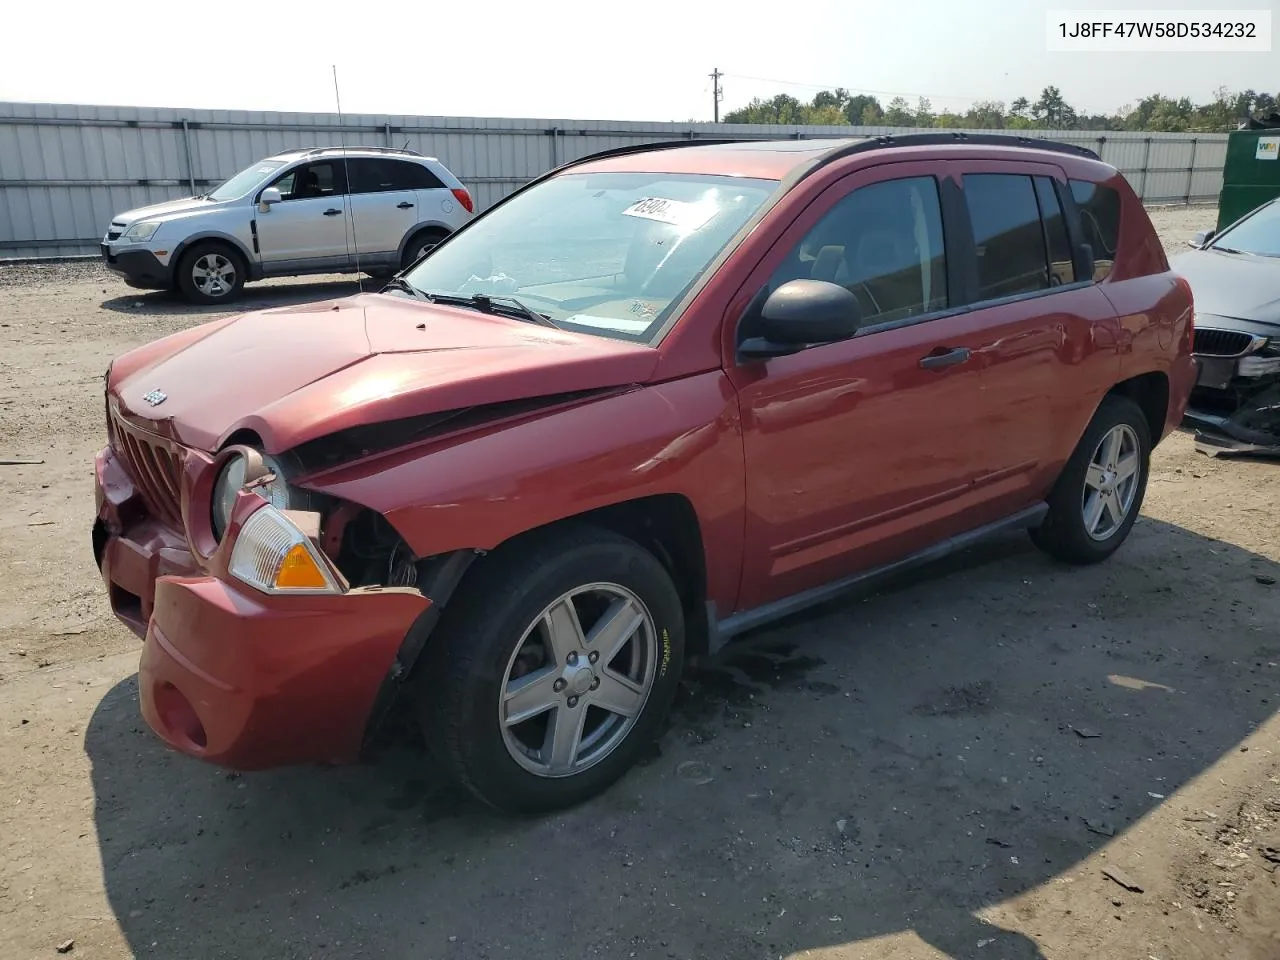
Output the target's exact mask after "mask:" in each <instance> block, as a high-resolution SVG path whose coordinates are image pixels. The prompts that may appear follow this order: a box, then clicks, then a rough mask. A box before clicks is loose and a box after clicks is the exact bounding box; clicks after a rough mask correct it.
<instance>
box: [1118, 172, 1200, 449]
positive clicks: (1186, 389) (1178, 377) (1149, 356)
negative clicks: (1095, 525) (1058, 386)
mask: <svg viewBox="0 0 1280 960" xmlns="http://www.w3.org/2000/svg"><path fill="white" fill-rule="evenodd" d="M1106 185H1107V186H1109V187H1111V188H1113V189H1115V190H1117V191H1118V192H1119V193H1120V197H1121V214H1120V244H1119V251H1120V256H1119V257H1118V258H1117V260H1116V263H1115V266H1114V268H1113V269H1112V271H1111V274H1110V276H1108V277H1107V278H1106V279H1105V280H1104V281H1102V283H1101V284H1100V285H1099V289H1101V290H1102V292H1103V293H1104V294H1106V296H1107V299H1108V300H1110V301H1111V303H1112V305H1113V306H1114V307H1115V310H1116V315H1117V318H1118V321H1119V337H1120V342H1119V350H1120V379H1121V380H1129V379H1131V378H1133V377H1138V376H1142V375H1143V374H1147V373H1162V374H1164V375H1165V376H1166V377H1168V380H1169V405H1168V408H1167V411H1166V415H1165V423H1164V429H1163V430H1162V431H1161V433H1160V436H1158V437H1152V440H1154V441H1158V440H1160V439H1162V438H1163V437H1165V436H1167V435H1168V434H1169V433H1170V432H1172V431H1173V430H1174V429H1175V428H1176V427H1177V425H1178V424H1179V423H1180V422H1181V420H1182V414H1183V411H1184V410H1185V409H1186V405H1187V398H1188V396H1189V395H1190V393H1191V387H1192V386H1193V385H1194V383H1195V364H1194V362H1193V361H1192V359H1191V341H1192V328H1193V315H1192V306H1193V304H1192V297H1191V288H1190V287H1189V286H1188V284H1187V283H1186V281H1185V280H1182V279H1181V278H1179V277H1178V276H1177V275H1176V274H1174V273H1173V272H1172V271H1171V270H1170V269H1169V261H1168V258H1167V257H1166V256H1165V253H1164V248H1163V246H1162V245H1161V243H1160V238H1159V236H1158V235H1157V234H1156V231H1155V227H1154V226H1152V223H1151V218H1150V217H1149V216H1147V211H1146V209H1145V208H1144V207H1143V206H1142V202H1141V201H1140V200H1139V199H1138V197H1137V195H1136V194H1135V193H1134V192H1133V189H1132V188H1131V187H1130V186H1129V184H1128V182H1127V181H1126V180H1125V179H1124V178H1123V177H1120V176H1116V177H1112V178H1111V179H1110V180H1108V181H1106Z"/></svg>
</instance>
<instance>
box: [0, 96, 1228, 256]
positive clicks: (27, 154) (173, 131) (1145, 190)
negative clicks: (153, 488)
mask: <svg viewBox="0 0 1280 960" xmlns="http://www.w3.org/2000/svg"><path fill="white" fill-rule="evenodd" d="M906 132H912V131H909V130H907V129H906V128H902V127H779V126H765V125H755V124H752V125H737V124H709V123H708V124H688V123H635V122H624V121H608V120H603V121H602V120H528V119H525V120H502V119H480V118H475V117H409V116H389V115H381V114H378V115H374V114H358V115H349V116H347V117H346V118H345V122H344V123H339V119H338V116H337V115H336V114H324V113H320V114H315V113H268V112H255V111H246V110H179V109H167V108H147V107H97V106H82V105H63V104H30V103H0V258H3V257H49V256H76V255H81V254H92V253H94V252H96V250H97V243H98V239H99V238H100V237H101V236H102V235H103V234H104V233H105V232H106V227H107V223H108V221H109V220H110V219H111V217H112V216H113V215H114V214H116V213H119V212H121V211H123V210H126V209H129V208H131V207H138V206H142V205H144V204H148V203H158V202H160V201H162V200H169V199H173V198H175V197H184V196H190V195H191V194H193V193H200V192H203V191H204V190H205V189H207V188H209V187H212V186H214V185H216V184H217V183H220V182H221V181H222V180H224V179H226V178H227V177H229V176H231V175H232V174H233V173H235V172H236V171H238V170H240V169H241V168H243V167H246V166H248V165H249V164H251V163H253V162H254V161H255V160H259V159H261V158H262V157H265V156H268V155H270V154H272V153H276V152H279V151H281V150H285V149H289V148H294V147H309V146H336V145H339V144H342V143H347V144H349V145H350V144H360V143H363V144H376V145H380V146H395V147H401V146H405V145H406V144H407V145H408V147H409V148H410V149H413V150H416V151H418V152H420V153H424V154H427V155H429V156H435V157H439V158H440V159H441V160H443V161H444V162H445V164H446V165H447V166H448V167H449V168H450V169H451V170H453V172H454V173H455V174H457V175H458V177H459V178H460V179H461V180H462V181H463V182H464V183H465V184H467V186H468V187H469V188H470V189H471V191H472V193H473V194H474V195H475V197H476V202H477V204H478V205H479V208H480V209H483V208H485V207H488V206H489V205H491V204H493V203H494V202H496V201H497V200H499V199H501V198H502V197H503V196H505V195H506V194H508V193H510V192H511V191H512V190H514V189H515V188H516V187H518V186H519V185H520V184H522V183H525V182H526V181H528V180H530V179H531V178H533V177H535V176H537V175H538V174H540V173H543V172H545V171H546V170H548V169H550V168H552V167H554V166H556V165H558V164H560V163H564V162H565V161H567V160H572V159H575V158H577V157H580V156H583V155H585V154H588V153H593V152H595V151H597V150H605V149H608V148H610V147H621V146H627V145H629V144H635V143H643V142H646V141H653V140H673V139H688V140H698V139H705V138H712V137H743V138H759V137H768V138H778V139H802V138H808V137H830V136H838V137H839V136H845V137H847V136H856V135H868V134H892V133H906ZM934 132H939V131H934ZM969 132H994V133H998V132H1008V131H969ZM1030 133H1031V135H1033V136H1046V137H1051V138H1053V139H1056V140H1063V141H1066V142H1068V143H1078V144H1081V145H1083V146H1087V147H1089V148H1090V149H1092V150H1094V151H1096V152H1098V153H1099V154H1101V156H1102V158H1103V159H1104V160H1106V161H1107V162H1108V163H1111V164H1113V165H1115V166H1116V167H1118V168H1119V169H1120V170H1121V171H1123V172H1124V174H1125V175H1126V176H1127V177H1128V179H1129V181H1130V183H1132V184H1133V186H1134V189H1135V190H1136V191H1137V192H1138V194H1139V195H1140V196H1142V197H1143V199H1144V200H1146V201H1147V202H1149V203H1185V202H1192V201H1216V200H1217V196H1218V191H1219V190H1220V189H1221V187H1222V165H1223V161H1224V159H1225V156H1226V139H1227V138H1226V134H1169V133H1152V134H1146V133H1117V132H1107V133H1099V132H1092V131H1085V130H1065V131H1054V130H1044V131H1039V130H1037V131H1031V132H1030Z"/></svg>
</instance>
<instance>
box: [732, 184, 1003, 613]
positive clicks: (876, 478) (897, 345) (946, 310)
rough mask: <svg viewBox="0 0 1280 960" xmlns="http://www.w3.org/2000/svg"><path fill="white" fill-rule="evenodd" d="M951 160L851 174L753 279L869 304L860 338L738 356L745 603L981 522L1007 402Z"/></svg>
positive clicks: (790, 232) (810, 210) (876, 562)
mask: <svg viewBox="0 0 1280 960" xmlns="http://www.w3.org/2000/svg"><path fill="white" fill-rule="evenodd" d="M942 172H943V170H942V167H941V165H940V164H938V163H894V164H886V165H884V166H880V167H874V168H871V169H868V170H863V171H859V172H857V173H854V174H851V175H850V176H848V177H846V178H844V179H843V180H841V181H839V182H838V183H836V184H834V185H833V186H831V187H830V188H828V189H827V190H826V191H824V193H823V194H821V195H820V196H819V197H818V198H817V199H816V200H814V202H813V203H811V204H810V205H809V206H808V207H807V208H806V210H805V211H804V213H802V214H801V215H800V216H799V217H798V218H797V219H796V221H795V222H794V223H793V224H792V225H791V226H790V227H788V228H787V230H786V231H785V232H784V233H783V234H782V236H781V237H780V238H779V241H778V243H776V244H775V245H774V247H773V249H772V250H771V252H770V253H769V254H768V255H767V256H766V257H765V258H764V260H763V261H762V262H761V263H760V264H759V265H758V266H757V268H756V269H755V271H754V272H753V273H752V274H751V276H750V277H749V279H748V280H747V284H748V287H749V288H750V289H751V290H752V291H753V292H754V291H759V290H761V289H762V288H767V289H769V290H772V289H776V288H777V286H778V285H780V284H781V283H783V282H785V281H787V280H792V279H798V278H812V279H819V280H828V281H831V282H835V283H839V284H841V285H843V286H846V287H848V288H849V289H850V290H852V291H853V292H854V294H855V295H856V296H857V297H858V300H859V303H860V305H861V307H862V314H863V317H862V327H861V329H860V330H859V332H858V334H857V335H856V336H854V337H853V338H852V339H849V340H846V341H843V342H839V343H832V344H823V345H817V346H812V347H808V348H806V349H804V350H802V351H800V352H799V353H796V354H793V355H791V356H785V357H777V358H773V359H770V360H768V361H764V362H761V361H743V362H737V361H736V358H735V360H734V362H733V363H732V364H731V365H730V366H729V375H730V377H731V379H732V380H733V382H734V384H735V386H736V387H737V389H738V392H739V404H740V409H741V413H742V420H743V443H744V448H745V459H746V497H747V529H746V548H745V551H744V566H743V581H742V591H741V594H740V600H739V607H740V608H750V607H754V606H759V605H760V604H763V603H768V602H770V601H772V600H776V599H779V598H782V597H785V596H788V595H790V594H794V593H797V592H800V591H802V590H804V589H807V588H810V587H813V586H816V585H818V584H821V583H825V582H828V581H831V580H835V579H838V578H840V577H842V576H845V575H848V574H850V573H853V572H855V571H858V570H862V569H867V568H872V567H876V566H880V565H882V564H884V563H887V562H890V561H892V560H895V559H898V558H900V557H902V556H905V555H907V554H910V553H912V552H914V551H916V550H919V549H922V548H923V547H925V546H928V545H929V544H931V543H933V542H935V541H937V540H939V539H941V538H943V537H945V536H947V535H949V534H952V533H955V532H958V531H959V530H962V529H964V528H965V527H966V526H972V525H975V524H973V523H972V522H971V520H970V517H969V516H968V514H967V511H968V510H970V508H971V507H972V506H973V493H974V490H975V487H976V486H977V485H978V484H979V482H980V481H981V480H982V478H983V476H984V475H985V474H986V472H987V471H988V470H989V469H990V465H989V463H988V461H987V457H986V455H985V453H984V451H983V446H982V443H981V441H980V439H976V438H980V437H981V436H982V430H983V424H984V423H985V422H987V421H989V420H990V419H991V418H992V416H993V415H994V414H995V412H996V411H995V410H994V409H993V407H992V402H991V399H990V398H989V397H988V396H987V394H985V393H984V391H983V385H982V378H981V374H980V370H981V365H980V363H979V362H977V360H976V357H977V356H979V355H981V354H982V352H983V351H984V350H986V349H987V348H988V347H989V346H990V338H989V336H988V333H987V331H986V329H985V321H984V320H982V319H981V318H978V317H975V316H974V315H972V314H971V313H968V312H966V311H965V310H964V308H963V305H962V304H963V299H964V290H965V287H964V284H963V282H962V279H961V276H960V274H959V272H958V271H957V269H956V265H955V264H953V262H952V253H951V246H952V243H953V239H954V238H953V234H955V233H956V231H957V229H959V228H962V227H964V225H965V221H964V218H963V217H962V216H959V215H957V210H958V205H959V204H962V203H963V200H962V198H961V194H960V191H959V187H958V185H957V184H956V183H955V182H954V181H948V180H946V179H944V178H943V177H941V176H940V174H941V173H942ZM944 238H945V240H944ZM960 246H963V244H961V245H960ZM957 294H958V295H959V296H960V300H961V305H957V303H956V297H957ZM726 319H727V321H728V324H729V325H730V327H732V328H737V326H738V319H739V318H736V317H734V318H726ZM748 322H749V319H748Z"/></svg>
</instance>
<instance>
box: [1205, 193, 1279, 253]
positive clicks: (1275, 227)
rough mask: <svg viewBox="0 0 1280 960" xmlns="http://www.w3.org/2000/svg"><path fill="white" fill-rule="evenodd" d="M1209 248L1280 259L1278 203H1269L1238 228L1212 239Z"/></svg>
mask: <svg viewBox="0 0 1280 960" xmlns="http://www.w3.org/2000/svg"><path fill="white" fill-rule="evenodd" d="M1209 246H1210V247H1216V248H1217V249H1219V250H1236V251H1238V252H1240V253H1252V254H1253V255H1254V256H1257V257H1280V203H1269V204H1267V205H1266V206H1265V207H1263V208H1262V209H1261V210H1259V211H1258V212H1257V213H1255V214H1253V215H1252V216H1250V217H1249V219H1248V220H1245V221H1244V222H1243V223H1241V224H1239V225H1238V226H1235V227H1232V228H1231V229H1230V230H1228V231H1227V232H1226V233H1224V234H1222V235H1221V236H1220V237H1216V238H1214V241H1213V243H1211V244H1209Z"/></svg>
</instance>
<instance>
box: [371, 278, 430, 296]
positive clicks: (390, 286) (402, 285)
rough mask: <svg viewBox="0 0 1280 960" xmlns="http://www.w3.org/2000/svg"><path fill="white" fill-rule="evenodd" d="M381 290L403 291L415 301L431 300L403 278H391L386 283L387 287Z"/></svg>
mask: <svg viewBox="0 0 1280 960" xmlns="http://www.w3.org/2000/svg"><path fill="white" fill-rule="evenodd" d="M382 289H383V290H384V291H385V290H403V291H404V292H405V293H407V294H410V295H411V296H412V297H413V298H414V299H415V300H430V299H431V298H430V297H428V296H427V295H426V294H425V293H423V292H422V291H421V290H419V289H418V288H417V287H415V286H414V285H413V284H412V283H410V282H409V281H408V280H406V279H405V278H404V277H392V278H391V279H390V280H388V281H387V285H386V286H385V287H383V288H382Z"/></svg>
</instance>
